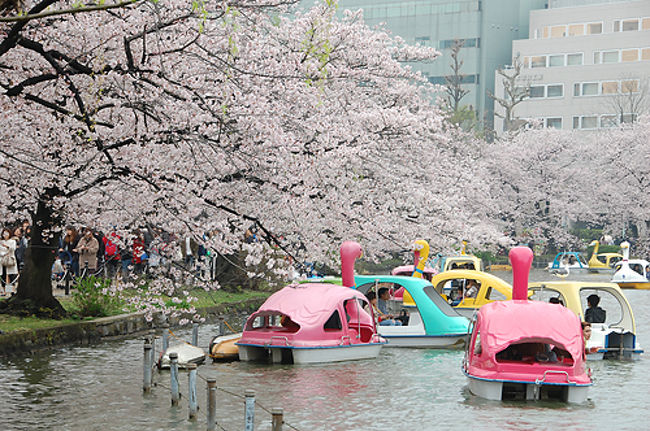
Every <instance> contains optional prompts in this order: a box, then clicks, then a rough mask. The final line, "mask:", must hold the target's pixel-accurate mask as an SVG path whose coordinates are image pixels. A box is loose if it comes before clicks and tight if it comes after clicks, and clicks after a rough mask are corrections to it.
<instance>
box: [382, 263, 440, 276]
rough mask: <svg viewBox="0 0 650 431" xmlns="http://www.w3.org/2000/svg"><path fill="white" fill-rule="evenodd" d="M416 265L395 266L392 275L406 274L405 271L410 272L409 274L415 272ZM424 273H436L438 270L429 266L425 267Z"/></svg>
mask: <svg viewBox="0 0 650 431" xmlns="http://www.w3.org/2000/svg"><path fill="white" fill-rule="evenodd" d="M413 270H414V267H413V265H402V266H398V267H397V268H393V270H392V271H391V272H390V273H391V275H404V274H405V273H408V275H411V274H413ZM424 273H425V274H435V273H436V271H435V269H433V268H430V267H428V266H425V267H424Z"/></svg>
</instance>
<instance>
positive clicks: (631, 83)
mask: <svg viewBox="0 0 650 431" xmlns="http://www.w3.org/2000/svg"><path fill="white" fill-rule="evenodd" d="M575 3H577V2H575V1H573V2H571V1H568V0H564V1H556V2H553V1H551V2H550V4H549V9H542V10H533V11H531V12H530V24H529V38H528V39H522V40H515V41H513V44H512V46H513V49H512V52H513V64H514V62H515V61H519V62H520V64H521V66H522V67H521V69H520V70H521V72H520V75H519V76H518V78H517V80H516V83H517V86H519V87H520V88H523V89H526V90H527V92H528V96H527V97H526V98H525V99H524V100H523V101H522V102H520V103H518V104H517V105H516V106H515V107H514V109H513V119H521V120H528V121H532V120H536V121H539V122H541V123H542V124H543V125H544V126H547V127H555V128H558V129H564V130H571V129H579V130H597V129H600V128H607V127H615V126H617V125H618V124H620V123H621V122H629V121H634V120H635V119H636V118H637V117H638V115H640V114H643V113H647V112H648V108H649V107H650V1H648V0H645V1H618V2H607V3H600V4H594V3H596V2H593V1H592V2H587V1H583V2H581V3H583V4H582V5H580V6H566V5H567V4H569V5H571V4H575ZM514 70H515V69H513V68H510V69H508V68H506V70H505V72H506V73H514ZM495 79H496V82H497V85H496V86H495V87H496V95H497V97H500V98H504V99H507V96H504V79H503V78H502V77H501V76H499V74H498V73H496V74H495ZM495 111H496V113H498V114H501V115H504V113H505V109H504V108H503V107H501V106H499V105H498V104H495ZM512 123H513V124H521V122H518V121H516V120H515V121H513V122H512ZM505 124H506V123H505V122H504V119H503V118H499V117H498V116H495V130H496V132H497V133H502V132H503V131H504V126H505Z"/></svg>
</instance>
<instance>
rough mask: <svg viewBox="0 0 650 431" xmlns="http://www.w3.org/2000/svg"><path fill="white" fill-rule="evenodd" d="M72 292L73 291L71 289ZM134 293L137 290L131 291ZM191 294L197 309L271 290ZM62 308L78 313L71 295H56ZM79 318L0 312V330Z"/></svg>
mask: <svg viewBox="0 0 650 431" xmlns="http://www.w3.org/2000/svg"><path fill="white" fill-rule="evenodd" d="M73 292H74V291H73ZM129 293H131V292H129ZM132 293H133V294H136V293H137V292H136V291H134V292H132ZM189 293H190V295H191V296H195V297H196V298H198V301H196V302H194V303H192V304H193V305H194V307H195V308H196V309H197V310H200V309H202V308H207V307H212V306H215V305H220V304H228V303H237V302H242V301H246V300H249V299H253V298H266V297H268V296H269V295H270V294H271V293H272V292H267V291H257V290H242V291H239V292H226V291H224V290H214V291H208V292H206V291H205V290H203V289H191V290H189ZM56 299H58V300H59V302H60V303H61V305H62V306H63V308H64V309H65V310H66V311H67V312H68V313H70V314H71V315H72V316H74V315H77V314H78V309H77V308H76V306H75V303H74V301H73V295H72V294H71V295H70V296H57V297H56ZM122 313H124V311H123V310H121V309H116V310H113V311H112V312H111V313H110V314H109V315H111V316H113V315H118V314H122ZM83 320H87V319H83ZM78 321H80V319H79V318H77V319H74V318H69V319H63V320H54V319H38V318H36V317H26V318H20V317H15V316H10V315H6V314H0V330H1V331H3V332H5V333H8V332H14V331H22V330H34V329H40V328H51V327H54V326H59V325H65V324H68V323H73V322H78Z"/></svg>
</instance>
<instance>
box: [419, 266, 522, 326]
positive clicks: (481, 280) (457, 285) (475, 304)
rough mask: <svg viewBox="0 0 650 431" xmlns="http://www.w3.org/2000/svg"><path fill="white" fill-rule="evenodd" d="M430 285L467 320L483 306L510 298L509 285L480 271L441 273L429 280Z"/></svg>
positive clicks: (510, 288) (510, 289) (510, 290)
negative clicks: (474, 289)
mask: <svg viewBox="0 0 650 431" xmlns="http://www.w3.org/2000/svg"><path fill="white" fill-rule="evenodd" d="M471 280H473V281H474V283H472V282H471ZM431 284H432V285H433V287H434V289H435V290H436V292H438V293H439V294H440V295H442V297H443V298H445V299H446V300H447V302H449V303H450V304H451V305H452V307H454V309H455V310H456V311H457V312H458V313H460V314H461V315H463V316H465V317H468V318H471V317H472V316H473V315H474V312H475V311H476V310H477V309H479V308H481V307H482V306H484V305H485V304H489V303H491V302H494V301H502V300H507V299H511V298H512V287H511V286H510V284H508V283H506V282H505V281H503V280H502V279H500V278H499V277H496V276H494V275H492V274H489V273H487V272H482V271H471V270H453V271H445V272H441V273H440V274H437V275H435V276H434V277H433V278H432V279H431ZM472 284H474V285H475V286H476V289H477V291H476V292H475V293H474V292H470V285H472Z"/></svg>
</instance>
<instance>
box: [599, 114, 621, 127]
mask: <svg viewBox="0 0 650 431" xmlns="http://www.w3.org/2000/svg"><path fill="white" fill-rule="evenodd" d="M617 125H618V120H617V118H616V115H601V116H600V127H601V128H604V129H608V128H611V127H616V126H617Z"/></svg>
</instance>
